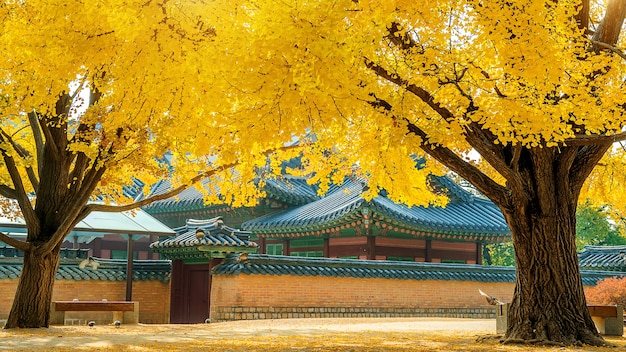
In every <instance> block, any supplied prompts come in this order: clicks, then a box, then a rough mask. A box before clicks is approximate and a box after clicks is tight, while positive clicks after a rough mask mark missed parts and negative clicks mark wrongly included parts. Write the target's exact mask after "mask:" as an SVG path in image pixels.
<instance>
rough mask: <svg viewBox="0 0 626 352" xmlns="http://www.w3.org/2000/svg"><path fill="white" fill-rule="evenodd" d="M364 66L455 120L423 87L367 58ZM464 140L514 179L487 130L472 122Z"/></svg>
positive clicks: (439, 113) (443, 115)
mask: <svg viewBox="0 0 626 352" xmlns="http://www.w3.org/2000/svg"><path fill="white" fill-rule="evenodd" d="M366 66H367V67H368V68H369V69H371V70H372V71H374V72H375V73H376V75H377V76H379V77H381V78H383V79H386V80H387V81H389V82H391V83H394V84H395V85H397V86H398V87H400V88H404V89H406V90H407V91H409V92H411V93H413V94H414V95H415V96H417V97H418V98H420V99H421V100H422V101H423V102H424V103H426V105H428V106H429V107H430V108H431V109H433V110H434V111H435V112H436V113H437V114H438V115H439V116H441V117H442V118H443V119H444V121H446V122H448V123H450V122H452V121H455V120H456V119H457V118H456V117H455V116H454V114H452V112H450V110H448V109H446V108H445V107H443V106H441V104H439V103H438V102H436V101H435V98H434V97H433V96H432V95H431V94H430V93H429V92H427V91H426V90H425V89H423V88H421V87H418V86H416V85H414V84H410V83H409V82H407V81H405V80H404V79H402V78H400V77H398V76H397V75H394V74H391V73H389V72H388V71H387V70H386V69H384V68H382V67H381V66H378V65H376V64H374V63H373V62H371V61H369V60H367V61H366ZM470 108H472V109H477V108H476V107H473V106H471V107H470ZM424 136H425V139H424V140H427V139H428V138H427V136H428V135H427V134H424ZM465 140H466V141H467V142H468V143H469V144H470V145H471V146H472V147H473V148H474V149H476V150H477V151H478V152H479V153H480V154H481V155H482V156H483V158H484V159H485V160H486V161H487V162H488V163H489V164H491V166H493V168H494V169H496V170H497V171H498V172H499V173H500V174H501V175H502V176H504V178H506V179H507V180H509V179H514V175H513V173H512V170H511V168H510V167H509V166H508V165H507V164H506V162H505V161H504V155H503V153H502V149H501V147H499V146H498V145H496V144H495V143H493V140H494V136H493V135H491V133H489V131H486V130H483V129H482V127H481V126H480V125H479V124H478V123H476V122H472V123H470V124H469V126H467V127H466V128H465Z"/></svg>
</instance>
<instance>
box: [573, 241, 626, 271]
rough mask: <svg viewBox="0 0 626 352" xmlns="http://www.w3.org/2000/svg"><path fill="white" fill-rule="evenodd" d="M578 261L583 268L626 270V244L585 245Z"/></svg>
mask: <svg viewBox="0 0 626 352" xmlns="http://www.w3.org/2000/svg"><path fill="white" fill-rule="evenodd" d="M578 262H579V264H580V267H581V269H583V270H603V271H605V270H606V271H618V272H626V246H585V248H584V249H583V251H582V252H580V253H578Z"/></svg>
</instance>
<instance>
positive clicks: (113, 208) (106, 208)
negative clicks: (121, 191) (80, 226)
mask: <svg viewBox="0 0 626 352" xmlns="http://www.w3.org/2000/svg"><path fill="white" fill-rule="evenodd" d="M313 143H314V142H313ZM310 144H312V143H300V144H296V145H290V146H283V147H280V148H272V149H269V150H266V151H265V152H264V153H263V155H270V154H272V153H275V152H277V151H287V150H292V149H299V148H303V147H306V146H308V145H310ZM237 165H239V162H234V163H230V164H226V165H222V166H219V167H216V168H214V169H211V170H206V171H204V172H202V173H199V174H198V175H196V176H194V177H193V178H192V179H191V180H190V181H189V183H186V184H183V185H180V186H178V187H176V188H174V189H172V190H170V191H168V192H166V193H161V194H157V195H153V196H151V197H148V198H144V199H142V200H139V201H136V202H133V203H130V204H126V205H106V204H88V205H87V206H86V207H87V208H88V212H89V213H90V212H92V211H102V212H120V211H128V210H132V209H136V208H139V207H143V206H145V205H148V204H150V203H153V202H156V201H159V200H165V199H168V198H171V197H174V196H176V195H178V194H180V193H181V192H182V191H184V190H186V189H188V188H189V187H191V186H193V185H194V184H196V183H198V182H200V181H201V180H203V179H205V178H207V177H211V176H213V175H215V174H217V173H219V172H223V171H226V170H228V169H230V168H233V167H235V166H237Z"/></svg>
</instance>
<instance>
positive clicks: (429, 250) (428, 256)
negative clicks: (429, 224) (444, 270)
mask: <svg viewBox="0 0 626 352" xmlns="http://www.w3.org/2000/svg"><path fill="white" fill-rule="evenodd" d="M432 251H433V244H432V241H431V240H426V248H424V256H425V258H424V261H427V262H432V261H433V254H432Z"/></svg>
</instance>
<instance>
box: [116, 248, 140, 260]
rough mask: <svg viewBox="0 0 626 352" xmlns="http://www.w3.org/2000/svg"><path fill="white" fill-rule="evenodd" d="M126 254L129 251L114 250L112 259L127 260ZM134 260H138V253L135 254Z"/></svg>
mask: <svg viewBox="0 0 626 352" xmlns="http://www.w3.org/2000/svg"><path fill="white" fill-rule="evenodd" d="M126 252H127V251H122V250H119V249H112V250H111V259H127V257H126ZM133 259H137V252H133Z"/></svg>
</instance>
